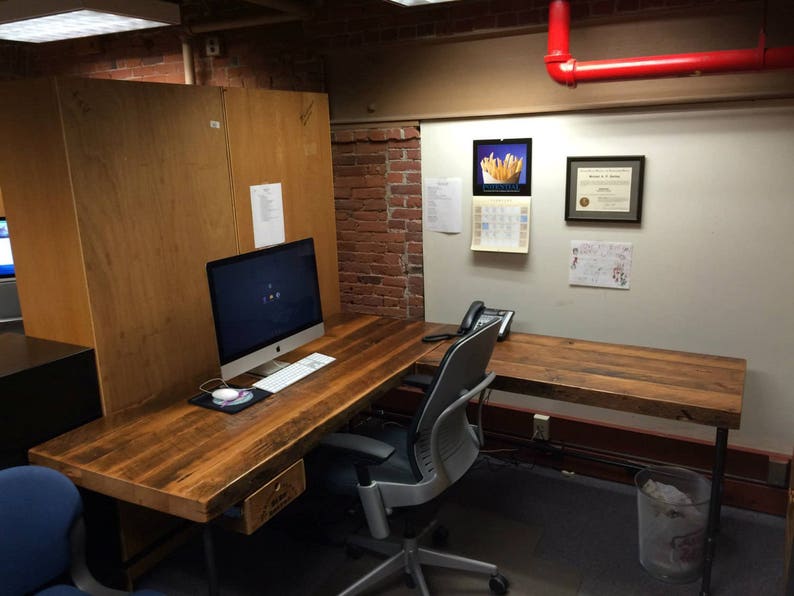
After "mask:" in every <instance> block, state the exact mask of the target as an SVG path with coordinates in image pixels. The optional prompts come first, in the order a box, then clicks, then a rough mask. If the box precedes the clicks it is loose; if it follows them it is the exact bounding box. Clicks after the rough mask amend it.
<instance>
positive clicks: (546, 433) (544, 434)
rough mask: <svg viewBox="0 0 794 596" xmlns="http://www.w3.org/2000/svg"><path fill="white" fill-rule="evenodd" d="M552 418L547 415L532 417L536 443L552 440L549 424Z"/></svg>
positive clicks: (533, 436) (533, 434) (533, 437)
mask: <svg viewBox="0 0 794 596" xmlns="http://www.w3.org/2000/svg"><path fill="white" fill-rule="evenodd" d="M550 422H551V418H550V417H549V416H546V414H535V415H534V416H532V439H533V440H535V441H548V440H549V439H550V438H551V434H550V429H549V423H550Z"/></svg>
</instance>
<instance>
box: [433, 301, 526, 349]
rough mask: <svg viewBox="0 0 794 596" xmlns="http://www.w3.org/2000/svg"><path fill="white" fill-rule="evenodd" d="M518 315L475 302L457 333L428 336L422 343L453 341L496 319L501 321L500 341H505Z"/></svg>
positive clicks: (464, 316)
mask: <svg viewBox="0 0 794 596" xmlns="http://www.w3.org/2000/svg"><path fill="white" fill-rule="evenodd" d="M515 314H516V313H515V312H514V311H512V310H507V309H502V308H487V307H486V306H485V304H484V303H483V301H482V300H475V301H474V302H472V303H471V305H470V306H469V309H468V310H467V311H466V314H465V315H463V320H462V321H461V322H460V327H458V331H457V332H456V333H441V334H439V335H427V336H425V337H423V338H422V341H425V342H431V341H441V340H443V339H452V338H453V337H459V336H461V335H466V334H467V333H469V332H470V331H472V330H473V329H477V328H478V327H481V326H483V325H485V324H487V323H489V322H491V321H493V320H494V319H500V320H501V323H500V324H499V336H498V341H504V340H505V339H507V336H508V335H509V334H510V325H511V324H512V323H513V316H514V315H515Z"/></svg>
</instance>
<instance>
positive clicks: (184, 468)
mask: <svg viewBox="0 0 794 596" xmlns="http://www.w3.org/2000/svg"><path fill="white" fill-rule="evenodd" d="M438 327H439V325H434V324H431V323H424V322H418V321H413V322H409V321H402V320H397V319H385V318H379V317H374V316H360V315H339V316H335V317H333V318H332V319H331V320H330V321H329V322H327V323H326V333H325V335H324V336H323V337H322V338H320V339H318V340H315V341H313V342H312V343H310V344H308V345H307V346H305V347H304V348H302V349H301V350H297V351H295V352H293V353H291V354H289V357H288V360H292V361H294V360H298V359H299V358H301V357H302V356H304V355H306V354H308V353H311V352H315V351H316V352H322V353H324V354H328V355H329V356H333V357H335V358H336V359H337V360H336V361H335V362H333V363H332V364H330V365H328V366H326V367H325V368H323V369H321V370H320V371H318V372H316V373H314V374H313V375H311V376H309V377H307V378H305V379H304V380H302V381H301V382H300V383H296V384H295V385H292V386H291V387H288V388H286V389H283V390H282V391H280V392H279V393H277V394H275V395H273V396H271V397H269V398H267V399H265V400H263V401H261V402H259V403H257V404H254V405H253V406H251V407H249V408H247V409H245V410H243V411H241V412H239V413H237V414H234V415H229V414H226V413H224V412H218V411H215V410H209V409H206V408H201V407H197V406H195V405H192V404H190V403H188V402H187V398H189V397H190V396H188V395H185V396H178V398H177V399H171V400H170V403H166V404H163V403H161V402H160V403H157V402H153V403H147V404H144V405H142V406H138V407H134V408H130V409H127V410H124V411H122V412H118V413H114V414H110V415H108V416H105V417H103V418H101V419H99V420H96V421H94V422H91V423H89V424H86V425H85V426H82V427H80V428H78V429H75V430H73V431H71V432H68V433H66V434H64V435H61V436H59V437H57V438H55V439H52V440H50V441H47V442H46V443H43V444H41V445H38V446H36V447H34V448H33V449H31V450H30V452H29V457H30V461H31V463H34V464H39V465H44V466H49V467H51V468H55V469H56V470H60V471H61V472H63V473H64V474H66V475H67V476H69V477H70V478H71V479H72V480H73V481H74V482H75V483H76V484H77V485H79V486H82V487H83V488H87V489H90V490H93V491H96V492H99V493H102V494H105V495H108V496H111V497H115V498H117V499H121V500H124V501H128V502H130V503H135V504H138V505H142V506H144V507H148V508H151V509H156V510H158V511H162V512H164V513H169V514H172V515H176V516H179V517H182V518H185V519H188V520H193V521H196V522H208V521H211V520H213V519H214V518H216V517H218V516H219V515H221V514H222V513H223V512H224V511H226V510H227V509H229V508H230V507H231V506H233V505H235V504H236V503H238V502H240V501H242V500H243V499H245V498H246V497H247V496H249V495H250V494H251V493H252V492H254V491H256V490H257V489H258V488H259V487H261V486H262V485H263V484H265V483H266V482H267V481H268V480H270V479H272V478H273V477H274V476H275V475H277V474H278V473H280V472H282V471H283V470H285V469H286V468H288V467H289V466H290V465H292V464H293V463H295V462H296V461H298V460H299V459H300V458H301V457H303V455H304V454H305V453H306V452H308V451H309V450H310V449H311V448H312V447H314V446H315V445H316V444H317V442H318V441H319V440H320V438H321V437H322V436H323V435H324V434H327V433H329V432H332V431H334V430H336V429H337V428H338V427H339V426H340V425H342V424H343V423H344V422H345V421H347V420H348V419H349V418H350V417H351V416H353V414H354V413H355V412H357V411H359V410H360V409H362V408H364V407H365V406H366V405H367V404H368V403H369V402H370V401H371V400H372V399H374V398H376V397H377V396H379V395H381V394H382V393H383V392H385V391H388V390H389V389H391V388H392V387H395V386H396V385H398V384H399V382H400V378H401V377H402V376H404V375H405V374H406V373H407V372H410V371H411V370H412V368H413V366H414V363H415V362H416V360H417V359H418V358H419V357H420V356H421V355H422V354H423V353H424V352H426V351H428V350H430V349H432V348H433V347H434V346H433V345H431V344H425V343H422V341H421V338H422V337H423V336H424V335H426V334H428V333H433V332H434V330H437V329H438Z"/></svg>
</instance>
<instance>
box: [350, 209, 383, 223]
mask: <svg viewBox="0 0 794 596" xmlns="http://www.w3.org/2000/svg"><path fill="white" fill-rule="evenodd" d="M353 219H355V220H357V221H386V213H385V212H383V211H356V212H355V213H353Z"/></svg>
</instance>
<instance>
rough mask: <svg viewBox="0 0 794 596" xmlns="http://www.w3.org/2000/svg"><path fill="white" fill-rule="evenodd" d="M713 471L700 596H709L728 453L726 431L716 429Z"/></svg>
mask: <svg viewBox="0 0 794 596" xmlns="http://www.w3.org/2000/svg"><path fill="white" fill-rule="evenodd" d="M715 447H716V449H715V455H714V469H713V471H712V473H711V499H710V500H709V519H708V525H707V526H706V543H705V545H704V554H705V558H704V560H703V583H702V584H701V586H700V596H709V594H710V590H711V565H712V563H713V562H714V551H715V548H716V545H717V532H718V531H719V527H720V509H721V507H722V479H723V476H724V475H725V454H726V452H727V451H728V429H727V428H718V429H717V442H716V444H715Z"/></svg>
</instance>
